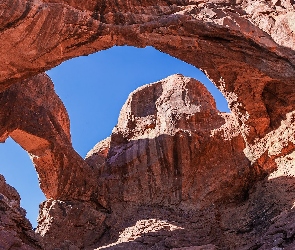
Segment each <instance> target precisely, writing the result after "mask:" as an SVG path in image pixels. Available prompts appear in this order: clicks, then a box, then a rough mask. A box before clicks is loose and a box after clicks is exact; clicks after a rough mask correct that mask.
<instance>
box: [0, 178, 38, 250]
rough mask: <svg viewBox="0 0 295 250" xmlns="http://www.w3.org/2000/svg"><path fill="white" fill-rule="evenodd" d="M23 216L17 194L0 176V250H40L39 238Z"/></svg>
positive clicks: (24, 213) (24, 212)
mask: <svg viewBox="0 0 295 250" xmlns="http://www.w3.org/2000/svg"><path fill="white" fill-rule="evenodd" d="M25 216H26V211H25V210H24V209H23V208H21V207H20V197H19V194H18V193H17V191H16V190H15V189H14V188H13V187H11V186H10V185H8V184H7V183H6V182H5V179H4V177H3V176H2V175H0V249H3V250H6V249H12V250H16V249H19V250H35V249H42V245H41V244H40V238H38V236H37V235H35V233H34V231H33V229H32V225H31V223H30V222H29V221H28V219H27V218H25Z"/></svg>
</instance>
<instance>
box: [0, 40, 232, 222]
mask: <svg viewBox="0 0 295 250" xmlns="http://www.w3.org/2000/svg"><path fill="white" fill-rule="evenodd" d="M176 73H181V74H183V75H184V76H189V77H193V78H195V79H198V80H199V81H201V82H202V83H203V84H204V85H205V86H206V87H207V88H208V90H209V91H210V92H211V94H212V95H213V96H214V98H215V100H216V103H217V108H218V109H219V110H220V111H222V112H228V111H229V110H228V107H227V102H226V101H225V99H224V97H223V96H222V94H221V93H220V92H219V91H218V90H217V88H216V87H215V86H214V85H213V84H212V83H211V82H210V81H209V80H208V79H207V77H206V76H205V75H204V74H203V73H202V72H201V71H200V70H199V69H197V68H195V67H194V66H192V65H190V64H187V63H185V62H183V61H180V60H178V59H176V58H173V57H171V56H169V55H167V54H164V53H161V52H160V51H157V50H155V49H154V48H152V47H147V48H145V49H138V48H134V47H127V46H124V47H113V48H111V49H108V50H105V51H100V52H98V53H95V54H92V55H89V56H82V57H79V58H75V59H71V60H69V61H66V62H64V63H62V64H61V65H59V66H58V67H56V68H54V69H52V70H49V71H48V72H47V74H48V75H49V76H50V77H51V79H52V81H53V82H54V85H55V90H56V92H57V94H58V95H59V96H60V98H61V99H62V101H63V102H64V104H65V106H66V108H67V110H68V113H69V116H70V120H71V135H72V141H73V146H74V148H75V150H76V151H77V152H78V153H79V154H80V155H81V156H82V157H83V158H84V157H85V155H86V153H87V152H88V151H89V150H90V149H91V148H92V147H93V146H94V145H95V144H96V143H97V142H99V141H101V140H103V139H105V138H106V137H108V136H109V135H110V134H111V132H112V129H113V127H114V126H115V125H116V123H117V119H118V115H119V112H120V110H121V107H122V106H123V104H124V102H125V101H126V99H127V97H128V95H129V94H130V93H131V92H132V91H133V90H135V89H136V88H137V87H140V86H142V85H144V84H147V83H152V82H155V81H158V80H161V79H163V78H166V77H167V76H169V75H172V74H176ZM0 173H1V174H2V175H4V177H5V178H6V180H7V183H8V184H10V185H12V186H13V187H15V188H16V189H17V191H18V192H19V193H20V196H21V198H22V200H21V205H22V207H24V208H25V209H26V210H27V218H28V219H29V220H30V221H31V223H32V224H33V227H36V225H37V222H36V218H37V216H38V209H39V204H40V203H41V202H42V201H44V200H45V197H44V195H43V194H42V192H41V190H40V188H39V186H38V180H37V174H36V171H35V169H34V167H33V165H32V163H31V160H30V158H29V156H28V154H27V153H26V152H25V151H24V150H23V149H22V148H21V147H20V146H19V145H17V144H16V143H15V142H14V141H13V140H12V139H10V138H9V139H8V140H7V141H6V143H4V144H0Z"/></svg>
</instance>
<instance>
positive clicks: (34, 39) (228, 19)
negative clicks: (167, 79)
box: [0, 0, 295, 143]
mask: <svg viewBox="0 0 295 250" xmlns="http://www.w3.org/2000/svg"><path fill="white" fill-rule="evenodd" d="M11 6H14V7H13V8H12V7H11ZM1 9H2V10H3V14H2V15H1V20H0V23H1V25H0V27H1V29H0V30H1V40H2V46H1V47H0V54H1V57H0V62H1V68H0V71H1V75H0V82H1V86H2V90H3V89H5V88H6V87H7V86H9V85H10V84H12V83H13V82H16V81H19V80H21V79H24V78H27V77H30V76H32V75H35V74H37V73H39V72H42V71H44V70H46V69H49V68H51V67H54V66H56V65H58V64H59V63H61V62H62V61H64V60H67V59H69V58H72V57H75V56H79V55H87V54H89V53H92V52H95V51H99V50H102V49H106V48H110V47H112V46H113V45H132V46H137V47H144V46H147V45H150V46H154V47H155V48H157V49H159V50H161V51H163V52H165V53H168V54H170V55H172V56H175V57H177V58H179V59H181V60H183V61H186V62H188V63H190V64H193V65H195V66H196V67H198V68H200V69H202V70H203V71H205V72H206V73H207V74H208V76H209V77H210V79H212V80H213V81H214V83H215V84H216V85H217V86H220V85H221V84H224V91H225V92H234V93H235V95H236V97H237V98H236V99H235V100H234V101H231V103H232V107H231V109H232V111H233V112H235V113H237V117H238V119H239V120H240V123H241V125H242V124H245V125H246V126H247V128H248V130H249V131H248V132H247V135H246V137H247V141H248V142H249V143H252V142H253V140H254V139H255V138H256V137H258V138H261V137H263V136H265V135H266V133H267V132H269V129H270V128H269V125H270V124H275V123H280V120H281V119H282V118H278V117H277V116H275V115H273V114H272V113H273V112H274V113H276V112H278V111H277V110H274V109H275V108H274V107H272V108H269V106H268V107H266V106H265V103H264V101H263V100H262V98H261V95H262V93H263V91H264V87H265V86H266V85H269V84H270V83H271V82H274V81H275V82H277V83H278V84H282V85H284V84H285V83H287V85H289V86H292V85H293V82H294V75H295V69H294V52H293V49H294V48H295V45H294V34H293V31H294V25H293V20H294V15H295V14H294V13H295V12H294V8H293V5H292V2H290V1H284V2H283V3H279V2H271V3H270V2H266V1H265V2H263V1H262V2H259V3H256V2H251V1H246V0H245V1H240V2H234V1H233V2H227V1H218V2H216V1H208V2H198V1H160V2H159V1H116V2H113V1H87V2H86V3H81V2H79V1H57V0H55V1H49V0H47V1H36V0H30V1H29V0H27V1H25V0H5V1H2V3H1ZM287 38H288V39H287ZM276 91H278V92H280V89H277V90H276ZM276 94H278V95H280V93H276ZM229 101H230V100H229ZM253 103H255V105H253ZM279 112H280V113H281V112H284V111H279ZM248 116H249V117H248ZM245 117H248V118H247V119H244V118H245ZM275 117H276V118H275ZM284 117H285V116H284V115H283V118H284ZM273 119H278V121H275V120H273Z"/></svg>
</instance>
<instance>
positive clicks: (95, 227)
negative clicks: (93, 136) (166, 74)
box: [0, 0, 295, 249]
mask: <svg viewBox="0 0 295 250" xmlns="http://www.w3.org/2000/svg"><path fill="white" fill-rule="evenodd" d="M0 10H1V15H0V36H1V42H0V45H1V46H0V62H1V63H0V102H1V105H0V124H1V129H0V138H1V140H2V141H5V139H6V138H7V136H11V137H12V138H14V139H15V140H16V141H17V142H18V143H19V144H20V145H21V146H22V147H24V148H25V149H26V150H27V151H28V152H29V153H30V154H31V155H32V158H33V161H34V164H35V166H36V170H37V171H38V174H39V177H40V185H41V188H42V190H43V192H44V193H45V194H46V196H47V198H48V200H47V201H46V202H45V203H43V204H42V208H41V212H40V221H39V227H38V233H39V234H41V236H42V238H43V241H44V242H43V243H44V244H43V243H42V244H41V243H37V241H36V239H37V238H35V236H32V235H31V233H32V231H31V233H28V232H29V231H30V230H29V226H28V224H27V222H25V221H26V220H25V219H24V217H23V213H22V212H19V211H21V210H19V211H18V212H17V208H18V207H19V205H18V198H15V197H17V194H16V193H14V194H13V195H11V194H12V193H13V192H12V193H10V194H7V195H6V194H5V192H6V191H5V190H6V188H7V186H6V185H5V184H3V185H2V184H1V185H2V186H1V187H2V189H1V190H0V193H2V194H3V197H4V198H3V199H2V201H1V202H2V203H3V202H4V203H5V204H6V205H5V204H4V203H3V204H2V205H3V207H5V209H3V211H1V218H4V219H3V220H4V221H8V223H6V224H5V223H4V224H3V225H2V224H1V230H2V231H1V233H2V232H3V233H4V234H5V235H7V239H12V240H11V241H9V240H6V238H5V240H2V238H1V240H2V241H1V240H0V243H1V244H4V245H3V246H4V247H3V248H6V247H7V249H13V247H14V248H17V247H19V248H20V247H22V248H23V249H29V248H30V247H31V248H34V247H35V248H36V249H38V248H40V246H41V247H42V248H45V249H54V248H63V249H79V248H80V249H81V248H82V249H85V248H88V247H89V248H90V249H93V248H95V247H100V248H108V249H115V248H119V247H123V248H125V249H173V248H175V249H177V248H180V247H189V246H201V245H203V248H205V249H206V248H209V249H214V248H215V246H217V247H218V248H221V249H243V248H244V249H272V248H276V249H278V248H284V249H294V248H295V246H294V244H295V243H294V242H293V241H294V229H293V228H294V227H293V224H292V221H293V218H294V216H293V211H292V209H293V205H294V204H293V202H294V198H295V197H294V181H293V179H294V171H293V166H294V149H295V147H294V145H295V138H294V110H295V107H294V100H295V99H294V98H295V92H294V88H293V85H294V81H295V67H294V65H295V54H294V49H295V39H294V38H295V37H294V36H295V35H294V34H295V26H294V22H295V10H294V1H293V0H284V1H276V0H274V1H263V0H262V1H248V0H241V1H227V0H221V1H214V0H208V1H193V0H172V1H154V0H145V1H136V0H132V1H121V0H119V1H115V2H114V1H96V0H95V1H94V0H89V1H78V0H77V1H76V0H71V1H69V0H43V1H42V0H3V1H1V3H0ZM114 45H132V46H137V47H144V46H147V45H150V46H154V47H155V48H157V49H159V50H161V51H163V52H165V53H168V54H170V55H172V56H175V57H177V58H179V59H181V60H183V61H186V62H188V63H190V64H192V65H194V66H196V67H199V68H201V69H202V70H203V71H204V72H205V73H206V74H207V75H208V76H209V77H210V79H212V81H213V82H214V83H215V84H216V85H217V86H218V87H219V88H220V90H221V91H222V92H223V94H224V96H225V97H226V98H227V100H228V103H229V106H230V109H231V114H219V113H218V112H217V111H216V109H215V104H214V102H213V100H212V98H211V97H210V95H209V94H208V92H207V91H206V90H205V89H204V87H202V85H200V84H199V83H197V82H195V81H194V80H191V79H188V78H184V77H182V76H179V75H178V76H174V77H170V78H168V79H166V80H163V81H161V82H159V83H155V84H153V85H150V86H145V87H143V88H142V89H140V90H138V91H136V92H134V93H133V94H132V95H131V96H130V98H129V99H128V101H127V103H126V104H125V106H124V108H123V109H122V112H121V114H120V118H119V122H118V125H117V127H116V128H115V129H114V131H113V134H112V135H111V137H110V138H109V139H106V140H105V141H103V142H101V143H99V144H98V145H97V146H96V147H95V149H94V150H93V151H92V152H91V153H89V155H88V157H87V159H86V161H84V160H83V159H81V157H80V156H78V155H77V153H76V152H75V151H74V150H73V148H72V145H71V141H70V136H69V122H68V117H67V114H66V111H65V109H64V107H63V105H62V103H61V101H60V100H59V98H58V97H57V96H56V94H55V93H54V90H53V87H52V84H51V82H50V80H49V79H48V78H47V77H46V76H45V75H44V74H42V72H44V71H45V70H46V69H49V68H51V67H54V66H56V65H58V64H59V63H61V62H62V61H64V60H67V59H69V58H72V57H75V56H79V55H87V54H89V53H92V52H95V51H99V50H102V49H106V48H110V47H111V46H114ZM39 73H41V74H39ZM2 182H3V181H2ZM3 183H4V182H3ZM5 197H6V198H5ZM12 200H15V201H16V203H15V202H14V204H16V205H15V206H12V205H11V206H12V207H11V206H10V205H9V204H12V203H13V202H12V203H11V201H12ZM9 206H10V207H9ZM15 208H16V210H15ZM11 209H12V210H13V211H16V212H10V211H12V210H11ZM122 211H123V212H124V213H123V215H122ZM6 218H7V219H6ZM15 218H16V219H15ZM9 221H13V223H12V224H11V223H10V222H9ZM15 222H17V223H16V224H15ZM8 225H12V226H8ZM13 232H15V233H13ZM119 232H121V234H120V233H119ZM8 235H9V236H8ZM11 235H13V236H11ZM28 235H29V236H28ZM77 235H79V237H77ZM5 237H6V236H5ZM3 239H4V238H3ZM13 242H16V243H13ZM15 244H16V245H15ZM214 245H215V246H214ZM26 247H27V248H26ZM196 249H198V247H196Z"/></svg>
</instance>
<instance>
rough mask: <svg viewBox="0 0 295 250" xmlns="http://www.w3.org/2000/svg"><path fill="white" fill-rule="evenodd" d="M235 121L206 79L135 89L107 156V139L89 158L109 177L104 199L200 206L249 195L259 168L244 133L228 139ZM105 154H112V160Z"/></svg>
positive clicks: (179, 79) (169, 80)
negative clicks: (248, 151)
mask: <svg viewBox="0 0 295 250" xmlns="http://www.w3.org/2000/svg"><path fill="white" fill-rule="evenodd" d="M229 120H230V118H229V117H226V115H224V114H219V113H218V112H217V110H216V106H215V102H214V99H213V98H212V96H211V95H210V94H209V92H208V90H207V89H206V88H205V87H204V86H203V85H202V84H201V83H199V82H197V81H196V80H193V79H191V78H185V77H183V76H182V75H173V76H171V77H168V78H166V79H164V80H162V81H160V82H157V83H154V84H151V85H147V86H143V87H141V88H139V89H138V90H136V91H135V92H133V93H131V94H130V96H129V98H128V100H127V102H126V103H125V105H124V106H123V108H122V110H121V113H120V116H119V121H118V125H117V126H116V127H115V129H114V130H113V133H112V135H111V137H110V139H109V140H108V144H109V149H108V152H107V155H106V153H105V152H104V144H105V143H106V141H103V142H102V143H99V144H98V145H97V146H96V149H94V150H93V151H91V152H90V153H89V155H88V157H87V159H86V162H88V163H89V164H92V166H93V167H97V168H98V169H99V171H100V172H101V173H100V175H101V176H103V178H104V179H103V180H102V181H101V182H102V184H103V186H102V187H101V188H100V189H99V190H100V192H101V191H103V193H101V194H100V195H101V197H103V198H102V200H100V203H101V204H102V205H103V206H105V207H107V208H108V207H110V204H111V203H118V202H119V203H120V202H128V203H136V204H142V205H143V204H145V205H148V204H154V205H156V204H157V205H161V206H181V207H183V208H185V207H187V206H188V207H190V206H193V207H198V208H201V207H203V206H208V205H209V204H211V203H214V202H218V201H225V200H230V199H237V197H240V198H241V199H242V197H241V193H242V192H243V191H242V190H247V185H249V184H250V183H249V182H248V180H251V179H254V176H253V174H254V172H251V168H250V161H249V160H248V159H247V158H246V156H245V155H244V153H243V149H244V147H245V145H244V141H243V137H242V136H241V135H240V134H239V133H235V134H234V133H233V132H232V131H227V133H228V134H232V135H233V136H232V138H227V140H224V133H225V131H223V130H222V129H221V130H220V131H217V130H218V129H219V128H220V127H221V126H222V125H224V124H225V122H226V121H229ZM234 125H235V124H233V126H234ZM227 129H228V128H227ZM234 132H236V131H234ZM228 149H230V150H228ZM92 155H93V156H92ZM98 155H99V156H102V157H103V156H104V155H106V159H105V162H102V163H101V161H100V160H99V159H97V157H98ZM93 158H94V159H95V160H94V159H93ZM93 162H94V163H95V164H93ZM237 163H238V164H237ZM224 172H226V173H227V174H226V175H223V176H220V175H221V173H224ZM139 176H140V178H139ZM111 210H112V209H111Z"/></svg>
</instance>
